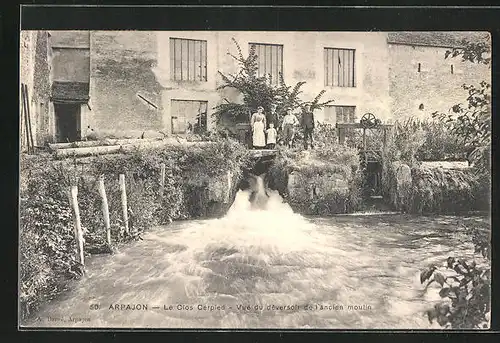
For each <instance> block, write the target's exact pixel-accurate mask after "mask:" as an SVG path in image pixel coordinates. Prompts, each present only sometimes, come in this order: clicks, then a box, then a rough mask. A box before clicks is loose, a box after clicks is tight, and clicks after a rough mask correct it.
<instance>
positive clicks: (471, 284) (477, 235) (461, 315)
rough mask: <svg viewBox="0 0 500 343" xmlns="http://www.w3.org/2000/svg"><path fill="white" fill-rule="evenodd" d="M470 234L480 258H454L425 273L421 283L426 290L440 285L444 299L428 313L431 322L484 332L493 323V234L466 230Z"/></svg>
mask: <svg viewBox="0 0 500 343" xmlns="http://www.w3.org/2000/svg"><path fill="white" fill-rule="evenodd" d="M466 234H467V235H469V236H470V237H471V238H472V243H473V244H474V252H475V254H477V255H478V256H476V258H475V259H474V260H467V259H464V258H458V259H457V258H455V257H453V256H450V257H448V259H447V260H446V262H445V263H444V264H443V265H431V266H429V267H428V268H427V269H425V270H423V271H422V272H421V274H420V281H421V283H424V282H426V287H425V288H426V289H427V287H429V285H430V284H432V283H433V282H435V283H437V284H439V286H440V291H439V295H440V297H441V298H442V299H443V301H440V302H438V303H436V304H435V305H434V308H432V309H429V310H428V311H427V316H428V318H429V322H431V323H432V322H433V321H437V322H438V323H439V325H441V326H443V327H445V328H451V329H484V328H488V327H489V323H490V320H491V238H490V230H489V228H486V227H474V228H466ZM476 259H478V260H477V261H479V263H478V262H477V261H476Z"/></svg>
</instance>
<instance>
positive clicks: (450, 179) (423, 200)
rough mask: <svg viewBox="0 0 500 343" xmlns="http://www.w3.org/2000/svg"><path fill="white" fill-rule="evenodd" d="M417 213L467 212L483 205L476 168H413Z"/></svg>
mask: <svg viewBox="0 0 500 343" xmlns="http://www.w3.org/2000/svg"><path fill="white" fill-rule="evenodd" d="M412 179H413V184H412V190H411V205H410V208H411V211H412V212H413V213H457V214H458V213H465V212H470V211H474V210H486V209H487V208H481V204H482V201H481V198H482V197H484V194H480V193H478V190H479V189H480V188H479V187H480V185H479V183H478V179H477V177H476V175H475V173H474V171H473V170H446V169H441V168H433V169H426V168H413V169H412Z"/></svg>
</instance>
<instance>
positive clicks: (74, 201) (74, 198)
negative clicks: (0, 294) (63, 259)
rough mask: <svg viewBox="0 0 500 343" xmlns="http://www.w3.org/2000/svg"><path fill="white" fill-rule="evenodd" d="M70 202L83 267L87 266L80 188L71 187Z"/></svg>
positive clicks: (79, 256)
mask: <svg viewBox="0 0 500 343" xmlns="http://www.w3.org/2000/svg"><path fill="white" fill-rule="evenodd" d="M68 197H69V202H70V204H71V208H72V210H73V221H74V223H75V239H76V245H77V250H78V258H79V260H80V263H81V264H82V265H85V259H84V255H83V233H82V225H81V222H80V209H79V208H78V186H71V187H70V189H69V192H68Z"/></svg>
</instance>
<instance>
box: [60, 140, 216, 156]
mask: <svg viewBox="0 0 500 343" xmlns="http://www.w3.org/2000/svg"><path fill="white" fill-rule="evenodd" d="M211 144H213V142H182V141H180V142H177V141H175V140H170V139H168V140H160V141H150V142H141V143H135V144H123V145H109V146H94V147H84V148H68V149H59V150H56V151H55V152H54V155H55V157H56V158H67V157H85V156H92V155H105V154H115V153H120V152H132V151H134V150H136V149H144V148H145V149H151V148H161V147H165V146H168V145H171V146H173V145H184V146H207V145H211Z"/></svg>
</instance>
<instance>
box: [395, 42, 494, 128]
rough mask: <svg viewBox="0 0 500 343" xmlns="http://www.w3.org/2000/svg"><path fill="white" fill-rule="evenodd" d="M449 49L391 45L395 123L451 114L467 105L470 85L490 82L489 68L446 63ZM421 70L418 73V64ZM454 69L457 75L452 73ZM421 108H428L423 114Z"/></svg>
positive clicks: (452, 60)
mask: <svg viewBox="0 0 500 343" xmlns="http://www.w3.org/2000/svg"><path fill="white" fill-rule="evenodd" d="M447 50H449V49H448V48H440V47H429V46H410V45H400V44H389V45H388V51H389V78H390V96H391V99H392V102H391V109H392V112H393V113H394V119H403V120H404V119H405V118H409V117H412V116H415V117H418V118H420V119H425V118H432V116H431V114H432V113H433V112H435V111H440V112H448V111H449V110H450V108H451V107H452V106H453V105H455V104H457V103H460V102H465V99H466V98H467V91H465V90H464V89H463V88H462V85H463V84H464V83H466V84H479V83H480V82H481V81H483V80H484V81H488V82H489V81H490V79H491V74H490V70H489V69H488V67H487V66H484V65H479V64H474V63H471V62H462V61H461V58H448V59H445V58H444V56H445V52H446V51H447ZM419 63H420V65H421V70H420V72H418V64H419ZM451 65H453V74H452V73H451ZM420 104H423V105H424V109H423V110H419V106H420Z"/></svg>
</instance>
